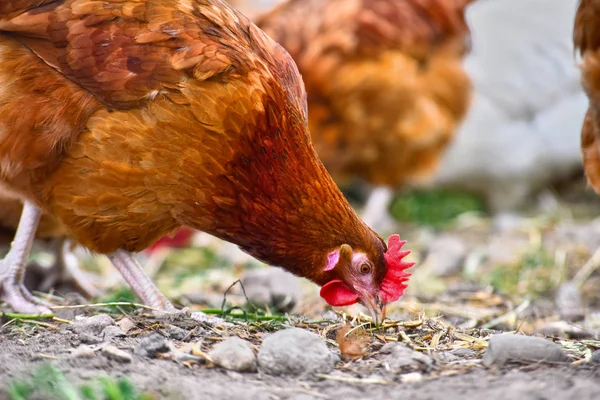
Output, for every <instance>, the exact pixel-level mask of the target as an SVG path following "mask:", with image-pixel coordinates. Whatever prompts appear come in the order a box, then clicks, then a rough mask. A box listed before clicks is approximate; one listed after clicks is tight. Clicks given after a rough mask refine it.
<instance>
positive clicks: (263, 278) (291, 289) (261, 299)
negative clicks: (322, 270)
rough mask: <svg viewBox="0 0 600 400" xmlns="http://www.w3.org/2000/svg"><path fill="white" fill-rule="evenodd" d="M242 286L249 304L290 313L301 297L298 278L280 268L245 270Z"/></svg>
mask: <svg viewBox="0 0 600 400" xmlns="http://www.w3.org/2000/svg"><path fill="white" fill-rule="evenodd" d="M242 284H243V285H244V289H245V291H246V295H247V296H248V299H249V300H250V302H251V303H254V304H256V305H259V306H264V305H265V304H266V305H269V306H272V307H275V308H277V309H279V310H282V311H292V310H293V308H294V307H295V306H296V304H297V303H298V301H299V300H300V298H301V297H302V288H301V287H300V284H299V283H298V278H297V277H296V276H294V275H292V274H290V273H289V272H286V271H284V270H282V269H280V268H258V269H251V270H247V271H246V272H245V273H244V276H243V277H242Z"/></svg>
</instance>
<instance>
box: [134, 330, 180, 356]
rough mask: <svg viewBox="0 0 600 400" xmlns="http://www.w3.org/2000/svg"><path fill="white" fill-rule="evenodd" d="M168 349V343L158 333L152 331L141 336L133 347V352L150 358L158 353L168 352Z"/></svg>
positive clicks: (169, 349)
mask: <svg viewBox="0 0 600 400" xmlns="http://www.w3.org/2000/svg"><path fill="white" fill-rule="evenodd" d="M170 351H171V345H170V343H169V342H168V341H167V339H165V338H164V337H163V336H162V335H160V334H158V333H152V334H150V336H148V337H145V338H143V339H142V340H140V343H139V344H138V345H137V347H136V348H135V354H137V355H138V356H142V357H150V358H154V357H156V355H157V354H159V353H169V352H170Z"/></svg>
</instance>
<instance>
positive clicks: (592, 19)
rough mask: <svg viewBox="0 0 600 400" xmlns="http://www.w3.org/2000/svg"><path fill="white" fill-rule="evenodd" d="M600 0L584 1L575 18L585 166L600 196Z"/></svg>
mask: <svg viewBox="0 0 600 400" xmlns="http://www.w3.org/2000/svg"><path fill="white" fill-rule="evenodd" d="M599 24H600V1H598V0H581V2H580V3H579V8H578V9H577V14H576V16H575V29H574V34H573V38H574V42H575V48H576V49H578V50H579V52H580V54H581V57H582V62H581V72H582V76H581V81H582V83H583V87H584V89H585V91H586V93H587V95H588V98H589V101H590V104H589V107H588V111H587V114H586V116H585V120H584V122H583V128H582V130H581V151H582V155H583V166H584V168H585V174H586V176H587V179H588V182H589V183H590V185H591V186H592V187H593V188H594V190H595V191H596V192H597V193H599V194H600V25H599Z"/></svg>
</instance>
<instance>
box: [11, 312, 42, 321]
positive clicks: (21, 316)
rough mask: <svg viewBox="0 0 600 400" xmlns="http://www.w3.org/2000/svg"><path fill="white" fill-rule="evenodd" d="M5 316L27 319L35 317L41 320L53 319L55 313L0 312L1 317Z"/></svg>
mask: <svg viewBox="0 0 600 400" xmlns="http://www.w3.org/2000/svg"><path fill="white" fill-rule="evenodd" d="M4 318H9V319H23V320H25V319H27V320H31V319H35V320H41V319H52V318H54V314H21V313H6V312H3V313H2V314H0V319H4Z"/></svg>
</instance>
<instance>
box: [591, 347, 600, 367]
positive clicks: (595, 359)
mask: <svg viewBox="0 0 600 400" xmlns="http://www.w3.org/2000/svg"><path fill="white" fill-rule="evenodd" d="M590 362H591V363H592V364H600V350H596V351H594V352H593V353H592V358H590Z"/></svg>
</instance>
